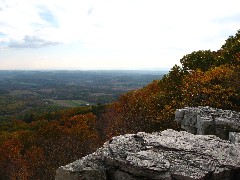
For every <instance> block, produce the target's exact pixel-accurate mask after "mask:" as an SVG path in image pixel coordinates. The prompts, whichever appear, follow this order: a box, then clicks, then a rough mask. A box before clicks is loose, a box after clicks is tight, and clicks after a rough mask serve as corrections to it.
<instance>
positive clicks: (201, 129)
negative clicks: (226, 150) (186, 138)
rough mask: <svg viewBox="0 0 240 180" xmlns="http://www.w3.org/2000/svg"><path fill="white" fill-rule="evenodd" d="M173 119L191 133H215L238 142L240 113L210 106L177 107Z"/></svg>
mask: <svg viewBox="0 0 240 180" xmlns="http://www.w3.org/2000/svg"><path fill="white" fill-rule="evenodd" d="M175 120H176V121H177V122H178V123H180V124H181V128H182V129H184V130H186V131H187V132H190V133H193V134H205V135H216V136H218V137H220V138H222V139H226V140H227V139H229V140H231V141H232V142H233V143H240V133H239V132H240V113H239V112H236V111H231V110H222V109H215V108H211V107H208V106H206V107H201V106H199V107H186V108H184V109H178V110H176V113H175Z"/></svg>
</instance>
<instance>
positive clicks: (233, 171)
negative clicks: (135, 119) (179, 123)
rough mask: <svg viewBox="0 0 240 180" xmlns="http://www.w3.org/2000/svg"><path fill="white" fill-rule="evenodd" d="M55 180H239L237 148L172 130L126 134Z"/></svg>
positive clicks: (210, 137)
mask: <svg viewBox="0 0 240 180" xmlns="http://www.w3.org/2000/svg"><path fill="white" fill-rule="evenodd" d="M55 179H56V180H63V179H64V180H67V179H86V180H88V179H89V180H90V179H91V180H93V179H94V180H101V179H106V180H140V179H145V180H151V179H164V180H171V179H174V180H185V179H187V180H188V179H189V180H190V179H191V180H193V179H212V180H217V179H219V180H222V179H224V180H234V179H240V145H239V144H238V143H237V144H232V143H230V142H229V141H226V140H222V139H220V138H218V137H216V136H214V135H193V134H190V133H188V132H185V131H180V132H178V131H174V130H171V129H169V130H165V131H162V132H158V133H144V132H139V133H137V134H126V135H121V136H117V137H113V138H112V139H111V140H110V141H108V142H106V143H105V144H104V145H103V147H102V148H99V149H98V150H97V151H96V152H94V153H92V154H90V155H88V156H85V157H83V158H82V159H80V160H77V161H75V162H73V163H71V164H68V165H66V166H62V167H60V168H59V169H58V170H57V172H56V177H55Z"/></svg>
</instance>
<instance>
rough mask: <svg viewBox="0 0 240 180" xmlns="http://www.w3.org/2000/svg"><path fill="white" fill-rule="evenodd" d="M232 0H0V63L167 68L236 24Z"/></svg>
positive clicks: (239, 13) (217, 42)
mask: <svg viewBox="0 0 240 180" xmlns="http://www.w3.org/2000/svg"><path fill="white" fill-rule="evenodd" d="M239 7H240V1H239V0H228V1H226V0H201V1H200V0H181V1H179V0H168V1H162V0H61V1H59V0H21V1H19V0H0V69H2V70H4V69H10V70H13V69H21V70H30V69H33V70H51V69H57V70H58V69H70V70H71V69H73V70H75V69H80V70H87V69H159V70H161V69H169V68H171V67H172V66H173V65H174V64H179V60H180V59H181V58H182V57H183V55H185V54H188V53H191V52H192V51H194V50H208V49H211V50H217V49H219V48H220V47H221V45H222V44H223V43H224V41H225V40H226V39H227V38H228V37H229V36H230V35H234V34H235V33H236V32H237V30H239V29H240V28H239V27H240V26H239V25H240V10H239Z"/></svg>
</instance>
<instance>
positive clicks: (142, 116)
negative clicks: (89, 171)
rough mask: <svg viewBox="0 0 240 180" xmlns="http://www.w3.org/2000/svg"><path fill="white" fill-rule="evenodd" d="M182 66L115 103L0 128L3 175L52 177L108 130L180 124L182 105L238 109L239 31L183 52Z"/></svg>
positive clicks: (97, 142)
mask: <svg viewBox="0 0 240 180" xmlns="http://www.w3.org/2000/svg"><path fill="white" fill-rule="evenodd" d="M180 62H181V66H177V65H175V66H174V67H173V68H172V69H171V70H170V72H169V73H168V74H166V75H165V76H164V77H163V78H161V79H159V80H154V81H153V82H152V83H150V84H149V85H148V86H146V87H144V88H141V89H138V90H134V91H130V92H128V93H125V94H123V95H122V96H120V97H119V99H118V100H117V101H115V102H113V103H110V104H106V105H100V104H99V105H93V106H88V107H77V108H71V109H66V110H59V111H54V112H48V113H42V114H40V115H38V116H37V118H35V119H32V120H31V121H29V122H24V121H20V120H15V121H11V122H5V123H4V124H2V125H1V129H0V144H1V146H0V154H1V156H0V177H1V179H53V178H54V174H55V170H56V169H57V168H58V167H59V166H61V165H65V164H67V163H70V162H72V161H74V160H76V159H79V158H81V157H82V156H84V155H86V154H88V153H90V152H92V151H94V150H95V149H96V148H97V147H99V146H101V145H102V143H103V142H104V141H106V140H108V139H110V138H111V137H112V136H115V135H119V134H123V133H133V132H137V131H146V132H151V131H160V130H164V129H167V128H172V129H176V130H178V129H179V127H178V125H177V124H176V123H175V122H174V121H173V120H174V112H175V110H176V109H177V108H182V107H184V106H200V105H202V106H212V107H215V108H222V109H232V110H237V111H239V110H240V87H239V82H240V31H238V32H237V33H236V35H235V36H230V37H229V38H228V39H227V40H226V42H225V44H224V45H223V46H222V47H221V48H220V49H219V50H218V51H210V50H199V51H194V52H192V53H191V54H187V55H185V56H184V57H183V58H182V59H181V60H180Z"/></svg>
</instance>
